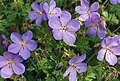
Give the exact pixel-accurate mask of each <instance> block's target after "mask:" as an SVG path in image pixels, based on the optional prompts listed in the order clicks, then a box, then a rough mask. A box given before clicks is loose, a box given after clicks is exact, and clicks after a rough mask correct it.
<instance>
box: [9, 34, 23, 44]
mask: <svg viewBox="0 0 120 81" xmlns="http://www.w3.org/2000/svg"><path fill="white" fill-rule="evenodd" d="M10 38H11V40H12V41H13V42H14V43H19V42H21V41H22V39H21V35H20V34H19V33H17V32H12V33H11V35H10Z"/></svg>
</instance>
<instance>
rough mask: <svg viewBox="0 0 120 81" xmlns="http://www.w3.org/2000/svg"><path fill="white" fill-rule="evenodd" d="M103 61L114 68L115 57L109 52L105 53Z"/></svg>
mask: <svg viewBox="0 0 120 81" xmlns="http://www.w3.org/2000/svg"><path fill="white" fill-rule="evenodd" d="M105 59H106V61H107V62H108V63H109V64H110V65H112V66H114V65H115V64H116V63H117V57H116V56H115V55H114V54H113V53H111V52H110V51H107V52H106V56H105Z"/></svg>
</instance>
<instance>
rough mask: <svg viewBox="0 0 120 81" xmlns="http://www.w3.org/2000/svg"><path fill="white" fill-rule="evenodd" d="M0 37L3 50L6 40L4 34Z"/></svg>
mask: <svg viewBox="0 0 120 81" xmlns="http://www.w3.org/2000/svg"><path fill="white" fill-rule="evenodd" d="M1 37H2V41H1V44H2V46H3V48H6V47H7V38H6V36H5V35H4V34H1Z"/></svg>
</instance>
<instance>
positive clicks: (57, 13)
mask: <svg viewBox="0 0 120 81" xmlns="http://www.w3.org/2000/svg"><path fill="white" fill-rule="evenodd" d="M52 13H53V14H54V16H56V17H58V16H60V15H61V14H62V11H61V9H60V8H55V9H53V11H52Z"/></svg>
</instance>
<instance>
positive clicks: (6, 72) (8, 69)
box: [0, 65, 13, 78]
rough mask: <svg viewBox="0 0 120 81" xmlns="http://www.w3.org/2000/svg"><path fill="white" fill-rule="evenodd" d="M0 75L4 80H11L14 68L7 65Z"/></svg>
mask: <svg viewBox="0 0 120 81" xmlns="http://www.w3.org/2000/svg"><path fill="white" fill-rule="evenodd" d="M0 74H1V76H2V77H3V78H10V77H11V76H12V74H13V71H12V68H11V67H9V65H6V66H4V67H3V68H2V69H1V72H0Z"/></svg>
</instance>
